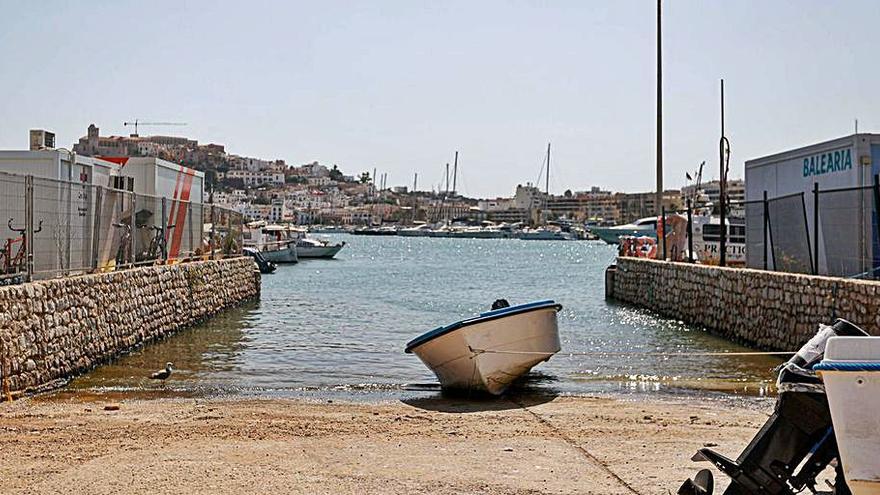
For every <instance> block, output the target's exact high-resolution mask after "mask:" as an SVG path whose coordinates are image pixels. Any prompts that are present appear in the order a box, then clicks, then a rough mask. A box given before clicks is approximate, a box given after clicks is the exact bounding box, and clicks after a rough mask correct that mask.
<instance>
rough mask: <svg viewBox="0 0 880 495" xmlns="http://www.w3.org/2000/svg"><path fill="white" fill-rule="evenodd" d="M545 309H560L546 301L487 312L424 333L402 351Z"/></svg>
mask: <svg viewBox="0 0 880 495" xmlns="http://www.w3.org/2000/svg"><path fill="white" fill-rule="evenodd" d="M547 308H555V309H556V311H559V310H560V309H562V305H561V304H557V303H556V302H555V301H552V300H546V301H536V302H531V303H527V304H520V305H518V306H510V307H507V308H501V309H496V310H493V311H487V312H485V313H480V315H479V316H475V317H473V318H468V319H466V320H461V321H457V322H455V323H452V324H450V325H446V326H445V327H439V328H435V329H434V330H431V331H430V332H426V333H424V334H422V335H419V336H418V337H416V338H414V339H413V340H411V341H409V342H408V343H407V344H406V349H405V350H404V351H405V352H407V353H411V352H412V350H413V348H415V347H418V346H420V345H422V344H424V343H426V342H429V341H431V340H434V339H435V338H437V337H440V336H442V335H446V334H448V333H449V332H452V331H455V330H458V329H459V328H463V327H467V326H470V325H475V324H477V323H483V322H485V321H489V320H496V319H498V318H505V317H508V316H513V315H517V314H522V313H527V312H529V311H537V310H540V309H547Z"/></svg>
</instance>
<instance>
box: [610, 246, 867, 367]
mask: <svg viewBox="0 0 880 495" xmlns="http://www.w3.org/2000/svg"><path fill="white" fill-rule="evenodd" d="M611 294H613V298H614V299H617V300H620V301H624V302H627V303H631V304H634V305H637V306H641V307H644V308H647V309H650V310H653V311H655V312H657V313H659V314H661V315H664V316H667V317H670V318H675V319H677V320H681V321H684V322H685V323H688V324H692V325H696V326H702V327H704V328H706V329H708V330H709V331H711V332H712V333H715V334H716V335H720V336H722V337H725V338H727V339H729V340H732V341H735V342H739V343H742V344H744V345H747V346H749V347H753V348H756V349H761V350H768V351H769V350H773V351H790V350H796V349H798V348H799V347H800V346H801V345H803V343H804V342H806V341H807V340H809V338H810V337H812V336H813V335H814V334H815V333H816V330H817V325H818V324H819V323H830V322H832V321H833V320H834V319H835V318H845V319H847V320H850V321H851V322H853V323H855V324H857V325H859V326H861V327H862V328H864V329H865V330H867V331H868V332H870V333H871V334H873V335H880V282H873V281H867V280H853V279H844V278H834V277H819V276H813V275H802V274H796V273H780V272H769V271H762V270H751V269H746V268H721V267H717V266H706V265H697V264H689V263H671V262H664V261H656V260H649V259H643V258H628V257H620V258H618V259H617V272H616V274H615V275H614V281H613V288H612V290H611Z"/></svg>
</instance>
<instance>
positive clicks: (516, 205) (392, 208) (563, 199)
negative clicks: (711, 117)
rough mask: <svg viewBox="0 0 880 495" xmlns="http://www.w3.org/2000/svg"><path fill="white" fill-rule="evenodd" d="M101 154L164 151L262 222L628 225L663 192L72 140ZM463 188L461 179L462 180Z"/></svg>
mask: <svg viewBox="0 0 880 495" xmlns="http://www.w3.org/2000/svg"><path fill="white" fill-rule="evenodd" d="M73 151H74V152H75V153H77V154H80V155H84V156H92V157H156V158H160V159H163V160H167V161H170V162H174V163H179V164H181V165H184V166H187V167H190V168H193V169H195V170H198V171H201V172H204V173H205V180H206V195H205V201H206V202H213V203H214V204H218V205H222V206H226V207H229V208H231V209H233V210H235V211H238V212H240V213H242V214H243V215H245V216H246V217H248V218H250V219H253V220H266V221H268V222H273V223H275V222H284V223H293V224H298V225H315V224H323V225H345V226H358V225H381V224H386V223H394V224H413V223H416V222H429V223H433V222H440V221H443V220H453V219H455V220H463V221H470V222H481V221H491V222H498V223H501V222H506V223H523V224H532V225H534V224H540V223H545V222H548V221H556V220H560V219H562V220H568V221H571V222H577V223H594V224H608V225H611V224H614V225H616V224H621V223H627V222H632V221H634V220H636V219H639V218H643V217H647V216H650V215H654V214H655V213H656V211H658V208H655V203H656V197H657V195H656V193H655V192H654V191H650V192H635V193H633V192H613V191H608V190H604V189H602V188H600V187H595V186H594V187H591V188H590V189H588V190H566V191H565V192H564V193H563V194H561V195H554V194H548V192H547V191H542V190H541V189H540V188H539V187H537V186H536V185H534V184H532V183H525V184H520V185H517V186H516V189H515V191H513V194H512V196H510V197H499V198H470V197H466V196H464V195H462V194H459V192H458V191H456V190H455V187H454V186H451V187H450V185H449V183H448V179H447V183H446V185H445V186H444V187H443V188H442V190H430V191H428V190H419V189H417V186H418V184H416V183H414V186H416V189H413V188H412V187H409V186H401V185H397V186H389V185H387V184H386V183H385V182H386V180H387V176H386V175H383V174H381V173H379V172H377V171H376V169H375V168H374V169H372V170H364V171H361V172H357V173H348V172H347V171H343V170H342V169H341V168H340V167H339V166H338V165H336V164H334V165H331V166H327V165H325V164H321V163H319V162H317V161H314V162H311V163H305V164H299V165H294V164H289V163H288V162H287V161H286V160H284V159H265V158H257V157H251V156H241V155H237V154H233V153H229V152H227V150H226V146H225V145H223V144H214V143H208V144H201V143H199V141H197V140H195V139H190V138H187V137H177V136H140V135H138V134H137V133H135V134H131V135H129V136H101V135H100V130H99V128H98V127H97V126H95V125H94V124H92V125H90V126H89V127H88V131H87V134H86V135H85V136H83V137H82V138H80V139H79V141H78V142H77V143H76V144H75V145H74V146H73ZM453 184H454V181H453ZM695 188H699V189H700V192H701V193H702V194H703V196H702V197H703V198H704V201H706V202H709V203H711V202H712V201H713V200H714V201H715V202H716V203H717V199H718V195H719V187H718V182H717V181H709V182H707V183H705V184H690V185H688V186H685V187H684V188H682V189H681V190H678V189H669V190H665V191H664V192H663V198H662V202H663V206H665V207H666V208H667V210H668V211H675V210H681V209H682V208H683V206H684V198H685V197H688V196H693V195H694V193H695ZM727 188H728V191H727V194H728V196H729V198H730V200H731V201H733V202H737V201H743V200H744V199H745V187H744V183H743V181H742V180H736V179H734V180H729V181H728V185H727Z"/></svg>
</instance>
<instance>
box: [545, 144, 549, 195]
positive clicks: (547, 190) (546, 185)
mask: <svg viewBox="0 0 880 495" xmlns="http://www.w3.org/2000/svg"><path fill="white" fill-rule="evenodd" d="M545 180H546V182H545V186H544V193H545V194H547V196H550V143H547V177H545Z"/></svg>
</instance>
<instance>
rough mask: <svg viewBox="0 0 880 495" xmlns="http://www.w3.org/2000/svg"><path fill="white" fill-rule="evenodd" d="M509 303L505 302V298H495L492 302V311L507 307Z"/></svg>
mask: <svg viewBox="0 0 880 495" xmlns="http://www.w3.org/2000/svg"><path fill="white" fill-rule="evenodd" d="M509 307H510V303H509V302H507V299H495V302H493V303H492V311H495V310H496V309H501V308H509Z"/></svg>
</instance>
